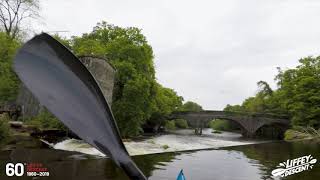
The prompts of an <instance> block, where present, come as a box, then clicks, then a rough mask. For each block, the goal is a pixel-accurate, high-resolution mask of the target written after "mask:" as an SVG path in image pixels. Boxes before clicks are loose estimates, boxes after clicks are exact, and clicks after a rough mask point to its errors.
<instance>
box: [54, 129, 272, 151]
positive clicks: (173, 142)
mask: <svg viewBox="0 0 320 180" xmlns="http://www.w3.org/2000/svg"><path fill="white" fill-rule="evenodd" d="M211 131H212V130H211V129H204V130H203V135H202V136H198V135H194V134H193V131H192V130H188V129H185V130H176V131H174V132H173V133H172V134H166V135H159V136H155V137H150V138H146V139H144V140H139V141H129V142H124V145H125V147H126V148H127V150H128V152H129V154H130V155H143V154H154V153H163V152H175V151H187V150H200V149H209V148H219V147H227V146H238V145H245V144H257V143H262V142H266V141H255V140H246V139H243V138H242V137H241V135H240V134H237V133H231V132H222V133H221V134H214V133H212V132H211ZM53 148H54V149H60V150H66V151H77V152H81V153H85V154H90V155H97V156H104V154H103V153H101V152H100V151H98V150H97V149H95V148H94V147H92V146H91V145H89V144H87V143H85V142H83V141H82V140H77V139H67V140H64V141H62V142H59V143H57V144H55V145H53Z"/></svg>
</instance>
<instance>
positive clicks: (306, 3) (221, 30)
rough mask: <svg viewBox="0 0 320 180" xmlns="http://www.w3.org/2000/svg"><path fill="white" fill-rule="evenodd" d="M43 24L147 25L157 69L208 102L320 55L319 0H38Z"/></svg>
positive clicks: (221, 102) (231, 100)
mask: <svg viewBox="0 0 320 180" xmlns="http://www.w3.org/2000/svg"><path fill="white" fill-rule="evenodd" d="M41 16H42V19H41V20H40V22H39V23H38V24H37V25H34V28H35V29H36V30H37V31H38V32H39V31H57V30H66V31H69V32H68V33H60V35H63V36H71V35H81V34H82V33H85V32H90V31H91V30H92V28H93V26H95V25H96V23H97V22H100V21H102V20H104V21H107V22H109V23H112V24H115V25H119V26H123V27H128V26H135V27H138V28H141V29H142V32H143V34H144V35H145V36H146V37H147V39H148V41H149V43H150V45H151V46H152V47H153V51H154V54H155V66H156V76H157V79H158V81H159V82H160V83H161V84H163V85H164V86H166V87H170V88H173V89H175V90H176V91H177V92H178V94H179V95H181V96H183V97H184V99H185V100H191V101H195V102H197V103H199V104H201V105H202V106H203V107H204V108H205V109H212V110H219V109H223V108H224V107H225V105H227V104H239V103H241V102H242V101H243V100H244V99H245V98H247V97H249V96H253V95H254V94H255V93H256V91H257V85H256V83H257V81H259V80H265V81H267V82H268V83H270V84H271V85H272V87H274V88H275V87H276V86H275V83H274V80H273V79H274V76H275V75H276V73H277V69H276V67H281V68H291V67H295V66H296V65H297V63H298V59H299V58H301V57H305V56H310V55H320V23H319V18H320V1H319V0H264V1H262V0H223V1H222V0H221V1H213V0H192V1H190V0H158V1H155V0H113V1H111V0H41Z"/></svg>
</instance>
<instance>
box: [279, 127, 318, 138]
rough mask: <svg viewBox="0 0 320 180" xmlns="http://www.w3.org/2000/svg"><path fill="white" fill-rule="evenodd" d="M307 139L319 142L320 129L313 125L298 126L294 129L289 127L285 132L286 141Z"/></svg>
mask: <svg viewBox="0 0 320 180" xmlns="http://www.w3.org/2000/svg"><path fill="white" fill-rule="evenodd" d="M306 139H314V140H316V141H317V142H320V129H318V130H316V129H315V128H313V127H302V126H297V127H293V128H292V129H288V130H287V131H286V132H285V134H284V140H286V141H295V140H306Z"/></svg>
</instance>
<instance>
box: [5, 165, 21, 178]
mask: <svg viewBox="0 0 320 180" xmlns="http://www.w3.org/2000/svg"><path fill="white" fill-rule="evenodd" d="M23 174H24V165H23V164H22V163H17V164H13V163H7V164H6V175H7V176H14V175H16V176H23Z"/></svg>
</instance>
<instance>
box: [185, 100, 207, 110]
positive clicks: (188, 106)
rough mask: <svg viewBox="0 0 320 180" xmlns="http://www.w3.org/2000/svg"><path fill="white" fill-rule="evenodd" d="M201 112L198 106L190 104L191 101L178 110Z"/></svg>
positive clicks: (193, 103)
mask: <svg viewBox="0 0 320 180" xmlns="http://www.w3.org/2000/svg"><path fill="white" fill-rule="evenodd" d="M202 110H203V109H202V107H201V106H200V105H199V104H197V103H195V102H192V101H187V102H186V103H184V104H183V105H182V107H181V108H180V111H195V112H197V111H202Z"/></svg>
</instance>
